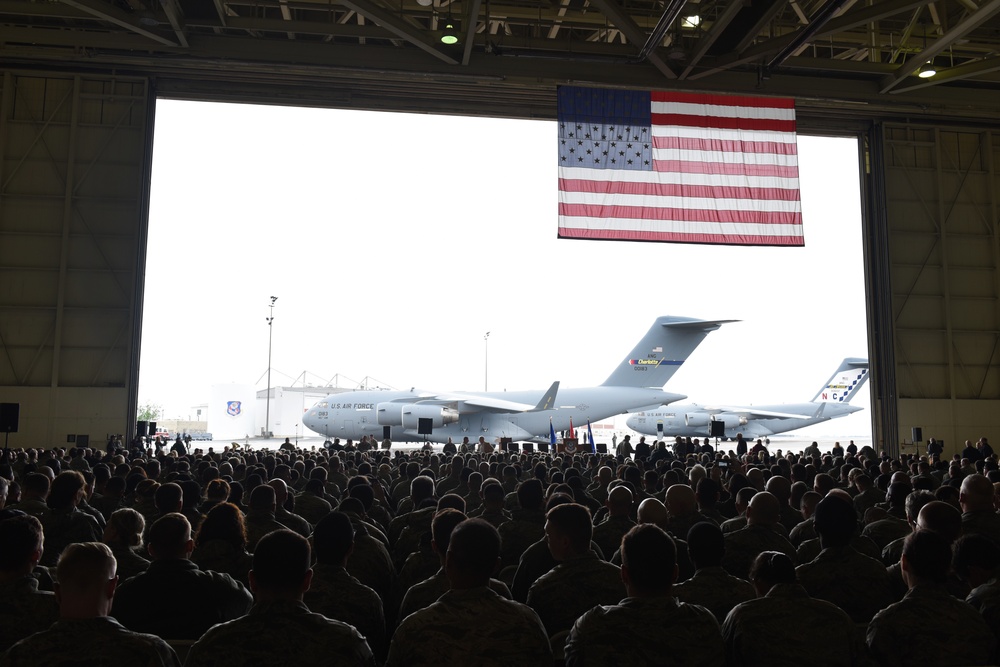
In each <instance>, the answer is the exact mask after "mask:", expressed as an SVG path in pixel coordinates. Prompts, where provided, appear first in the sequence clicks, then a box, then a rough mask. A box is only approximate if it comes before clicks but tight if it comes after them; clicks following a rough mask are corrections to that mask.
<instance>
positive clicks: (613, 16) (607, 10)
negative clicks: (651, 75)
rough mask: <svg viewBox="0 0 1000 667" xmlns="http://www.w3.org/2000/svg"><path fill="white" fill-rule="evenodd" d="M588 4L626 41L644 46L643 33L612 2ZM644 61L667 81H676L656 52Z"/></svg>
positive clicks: (597, 0) (596, 1)
mask: <svg viewBox="0 0 1000 667" xmlns="http://www.w3.org/2000/svg"><path fill="white" fill-rule="evenodd" d="M590 4H591V5H593V6H594V7H597V8H598V9H599V10H600V11H601V13H602V14H604V15H605V16H607V17H608V19H609V20H610V21H611V22H612V23H613V24H614V25H615V26H616V27H617V28H618V29H619V30H621V31H622V33H623V34H624V35H625V37H626V38H628V41H630V42H632V43H633V44H636V45H639V44H645V43H646V33H645V32H643V30H642V28H640V27H639V26H638V25H637V24H636V22H635V21H633V20H632V17H631V16H629V15H628V14H626V13H625V11H624V10H623V9H622V8H621V6H619V5H618V3H616V2H615V1H614V0H590ZM646 60H647V61H649V63H650V64H651V65H652V66H653V67H655V68H656V69H658V70H659V71H660V72H661V73H662V74H663V76H665V77H667V78H668V79H676V78H677V74H675V73H674V70H672V69H671V68H670V66H669V65H668V64H667V63H666V62H664V60H663V58H661V57H660V55H659V54H658V53H656V51H653V52H651V53H650V54H648V55H647V56H646Z"/></svg>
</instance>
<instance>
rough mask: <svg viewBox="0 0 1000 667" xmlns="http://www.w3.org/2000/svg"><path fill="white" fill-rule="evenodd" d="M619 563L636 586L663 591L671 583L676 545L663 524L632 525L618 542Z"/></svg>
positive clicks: (638, 588) (648, 590)
mask: <svg viewBox="0 0 1000 667" xmlns="http://www.w3.org/2000/svg"><path fill="white" fill-rule="evenodd" d="M621 554H622V567H623V568H628V577H629V581H630V583H631V585H632V586H634V587H635V588H636V589H637V590H640V591H645V592H649V593H658V592H665V591H668V590H669V589H670V586H671V585H672V584H673V578H674V577H673V575H674V568H675V567H676V565H677V546H676V544H674V540H673V539H672V538H671V537H670V535H668V534H667V532H666V531H665V530H663V529H662V528H660V527H658V526H655V525H653V524H651V523H643V524H639V525H638V526H633V527H632V529H631V530H629V531H628V532H627V533H625V536H624V537H622V542H621Z"/></svg>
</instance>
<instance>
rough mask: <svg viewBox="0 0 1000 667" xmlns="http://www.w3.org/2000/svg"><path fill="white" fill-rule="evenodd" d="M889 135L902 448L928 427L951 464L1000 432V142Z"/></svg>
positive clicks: (927, 129)
mask: <svg viewBox="0 0 1000 667" xmlns="http://www.w3.org/2000/svg"><path fill="white" fill-rule="evenodd" d="M883 136H884V147H883V148H884V161H885V190H886V206H885V207H886V217H887V227H888V236H889V244H888V255H889V259H888V262H889V265H890V266H889V272H890V276H891V316H892V325H893V352H894V357H895V376H896V387H895V390H896V396H897V401H898V411H899V420H898V426H899V433H898V438H899V439H898V441H897V442H898V443H907V442H910V441H911V429H912V427H914V426H919V427H921V429H922V431H923V437H924V440H925V441H926V439H927V438H928V437H935V438H938V439H944V440H945V445H946V453H947V454H949V455H950V454H952V453H954V452H956V451H959V450H960V449H961V448H960V447H959V446H958V445H959V443H960V442H962V441H964V440H965V439H967V438H968V439H972V440H975V439H977V438H978V437H979V436H981V435H987V436H988V435H990V434H991V433H994V434H995V433H996V430H997V428H998V427H1000V365H998V363H997V362H998V358H1000V300H998V296H1000V230H998V224H1000V223H998V219H997V193H998V191H1000V179H998V174H997V165H998V164H1000V133H998V131H997V130H995V129H991V128H975V127H972V128H949V127H934V126H929V125H917V124H886V125H885V127H884V135H883ZM921 449H922V448H921ZM904 451H912V448H904Z"/></svg>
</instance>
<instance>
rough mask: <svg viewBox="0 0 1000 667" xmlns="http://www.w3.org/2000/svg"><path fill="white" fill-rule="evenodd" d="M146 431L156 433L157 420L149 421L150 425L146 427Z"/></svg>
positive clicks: (151, 433)
mask: <svg viewBox="0 0 1000 667" xmlns="http://www.w3.org/2000/svg"><path fill="white" fill-rule="evenodd" d="M146 433H148V434H149V435H156V422H149V426H147V427H146Z"/></svg>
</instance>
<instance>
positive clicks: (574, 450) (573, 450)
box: [556, 438, 583, 454]
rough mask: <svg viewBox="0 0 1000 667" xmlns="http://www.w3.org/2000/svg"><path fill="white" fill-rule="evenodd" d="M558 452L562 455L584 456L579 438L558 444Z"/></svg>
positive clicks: (565, 440) (567, 439)
mask: <svg viewBox="0 0 1000 667" xmlns="http://www.w3.org/2000/svg"><path fill="white" fill-rule="evenodd" d="M556 451H557V452H558V453H560V454H582V453H583V449H581V448H580V440H579V438H563V439H562V440H561V441H559V442H557V443H556Z"/></svg>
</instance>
